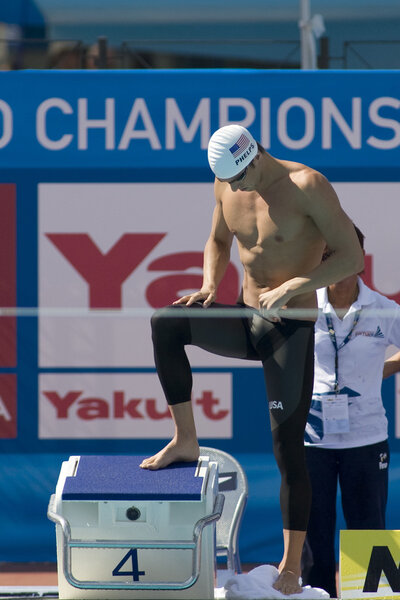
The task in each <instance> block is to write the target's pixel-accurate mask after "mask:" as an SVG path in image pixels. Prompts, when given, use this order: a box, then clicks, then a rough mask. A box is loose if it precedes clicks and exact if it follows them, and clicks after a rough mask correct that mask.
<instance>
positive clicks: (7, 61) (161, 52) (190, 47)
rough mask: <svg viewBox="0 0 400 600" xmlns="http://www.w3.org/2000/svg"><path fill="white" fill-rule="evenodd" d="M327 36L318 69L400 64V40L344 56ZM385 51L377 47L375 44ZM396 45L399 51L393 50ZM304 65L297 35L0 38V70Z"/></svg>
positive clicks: (347, 46)
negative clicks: (91, 40) (114, 42)
mask: <svg viewBox="0 0 400 600" xmlns="http://www.w3.org/2000/svg"><path fill="white" fill-rule="evenodd" d="M329 42H330V40H329V38H328V37H322V38H321V39H320V40H319V43H318V44H317V46H318V68H320V69H330V68H343V69H385V68H391V69H393V68H394V69H400V52H399V50H400V40H358V41H356V40H352V41H345V42H344V43H343V54H342V56H332V55H331V54H330V45H329ZM379 46H380V47H382V46H383V47H384V48H385V49H387V51H384V52H380V53H378V52H376V48H377V47H379ZM393 48H395V49H396V50H397V52H394V51H393V50H392V49H393ZM155 68H166V69H168V68H174V69H179V68H261V69H262V68H264V69H287V68H292V69H298V68H300V42H299V40H274V39H234V40H233V39H218V40H217V39H179V40H173V39H142V40H139V39H137V40H126V41H124V42H122V43H121V44H120V45H118V46H110V45H109V43H108V40H107V38H106V37H99V38H98V40H97V42H96V43H95V44H93V45H91V46H89V45H87V44H85V43H84V42H83V41H77V40H66V39H64V40H61V39H60V40H50V39H32V38H25V39H19V40H4V39H0V70H7V69H8V70H15V69H155Z"/></svg>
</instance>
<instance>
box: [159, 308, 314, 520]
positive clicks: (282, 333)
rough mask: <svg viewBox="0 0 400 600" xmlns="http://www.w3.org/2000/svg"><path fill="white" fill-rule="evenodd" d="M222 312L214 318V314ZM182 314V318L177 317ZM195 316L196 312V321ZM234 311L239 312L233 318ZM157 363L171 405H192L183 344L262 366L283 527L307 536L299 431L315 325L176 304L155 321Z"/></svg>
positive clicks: (240, 310) (309, 382) (305, 483)
mask: <svg viewBox="0 0 400 600" xmlns="http://www.w3.org/2000/svg"><path fill="white" fill-rule="evenodd" d="M216 308H218V309H224V314H223V315H222V316H218V317H216V316H212V313H211V312H209V311H212V310H213V309H216ZM182 311H184V312H182ZM195 311H201V313H198V315H197V316H196V312H195ZM235 313H236V314H235ZM152 332H153V344H154V357H155V364H156V367H157V372H158V375H159V378H160V381H161V385H162V387H163V390H164V393H165V396H166V399H167V402H168V404H171V405H173V404H179V403H181V402H189V401H190V399H191V391H192V372H191V368H190V364H189V361H188V358H187V355H186V352H185V348H184V347H185V345H189V344H191V345H193V346H198V347H200V348H203V349H204V350H207V351H209V352H212V353H213V354H220V355H222V356H227V357H232V358H242V359H247V360H261V362H262V365H263V369H264V376H265V383H266V389H267V396H268V401H269V413H270V420H271V431H272V442H273V450H274V455H275V458H276V461H277V464H278V467H279V470H280V472H281V477H282V483H281V493H280V501H281V510H282V518H283V527H284V528H285V529H290V530H299V531H305V530H306V529H307V523H308V516H309V510H310V503H311V489H310V484H309V479H308V473H307V469H306V464H305V458H304V440H303V438H304V429H305V426H306V421H307V415H308V411H309V407H310V402H311V395H312V387H313V375H314V323H313V322H312V321H301V320H294V319H282V321H281V322H279V323H272V322H270V321H268V320H267V319H265V318H264V317H263V316H262V315H261V314H260V313H259V312H258V311H257V310H256V309H254V308H251V307H244V306H243V305H236V306H232V305H224V304H217V303H214V304H212V305H211V306H210V307H209V308H207V309H204V308H203V307H202V306H201V305H200V304H194V305H192V306H190V307H187V306H182V305H176V306H169V307H166V308H162V309H159V310H158V311H156V312H155V314H154V315H153V317H152Z"/></svg>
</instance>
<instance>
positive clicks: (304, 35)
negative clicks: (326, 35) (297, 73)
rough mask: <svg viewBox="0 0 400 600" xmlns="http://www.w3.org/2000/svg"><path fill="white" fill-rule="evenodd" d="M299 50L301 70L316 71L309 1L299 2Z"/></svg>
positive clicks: (302, 0) (301, 0)
mask: <svg viewBox="0 0 400 600" xmlns="http://www.w3.org/2000/svg"><path fill="white" fill-rule="evenodd" d="M299 28H300V50H301V68H302V69H316V67H317V61H316V53H315V41H314V40H313V35H314V34H313V31H312V24H311V9H310V0H300V21H299Z"/></svg>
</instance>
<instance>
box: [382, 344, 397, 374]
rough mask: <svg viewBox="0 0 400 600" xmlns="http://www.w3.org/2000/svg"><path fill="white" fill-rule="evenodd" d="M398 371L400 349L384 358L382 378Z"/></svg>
mask: <svg viewBox="0 0 400 600" xmlns="http://www.w3.org/2000/svg"><path fill="white" fill-rule="evenodd" d="M399 372H400V351H399V352H396V354H393V356H391V357H390V358H388V359H387V360H385V362H384V364H383V379H385V378H386V377H390V375H394V374H395V373H399Z"/></svg>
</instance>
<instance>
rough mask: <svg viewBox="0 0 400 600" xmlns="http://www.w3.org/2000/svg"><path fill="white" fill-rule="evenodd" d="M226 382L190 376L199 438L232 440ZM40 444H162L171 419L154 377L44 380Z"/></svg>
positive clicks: (221, 376)
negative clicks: (92, 440)
mask: <svg viewBox="0 0 400 600" xmlns="http://www.w3.org/2000/svg"><path fill="white" fill-rule="evenodd" d="M231 379H232V376H231V374H230V373H218V374H207V373H196V374H195V375H194V384H193V394H192V404H193V409H194V412H195V418H196V425H197V430H198V435H199V437H216V438H229V437H231V436H232V380H231ZM39 414H40V416H39V437H41V438H93V437H101V438H136V439H140V438H168V437H170V436H171V435H172V433H173V426H172V419H171V415H170V412H169V409H168V406H167V404H166V401H165V399H164V394H163V392H162V389H161V386H160V384H159V382H158V378H157V375H156V374H153V373H135V374H126V373H121V374H120V373H115V374H105V373H96V374H60V375H55V374H44V375H41V377H40V402H39Z"/></svg>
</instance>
